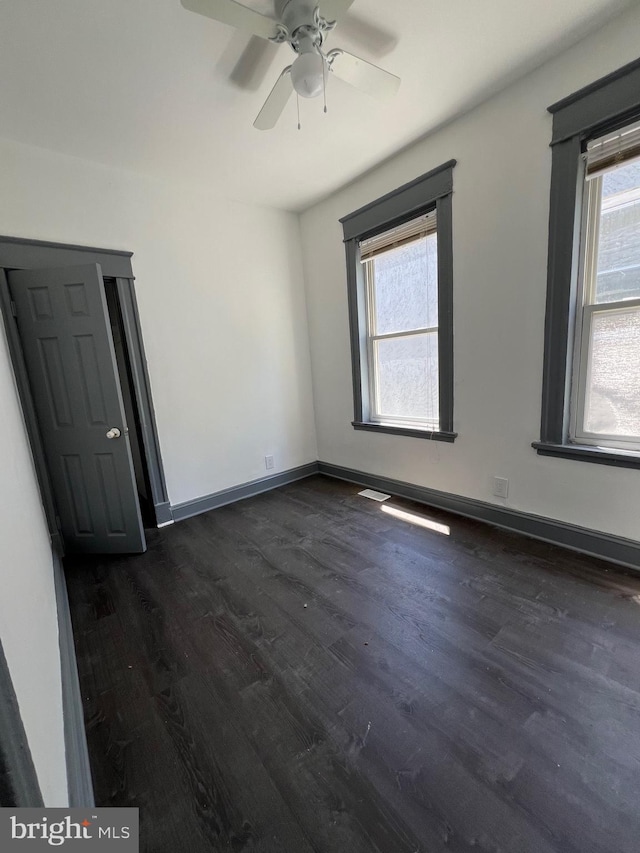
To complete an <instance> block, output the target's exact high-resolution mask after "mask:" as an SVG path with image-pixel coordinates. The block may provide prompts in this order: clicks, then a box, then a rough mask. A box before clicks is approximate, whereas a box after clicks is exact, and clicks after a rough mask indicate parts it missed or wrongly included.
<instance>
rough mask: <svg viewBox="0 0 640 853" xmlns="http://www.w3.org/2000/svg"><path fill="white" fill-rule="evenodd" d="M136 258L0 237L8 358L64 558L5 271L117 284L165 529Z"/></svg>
mask: <svg viewBox="0 0 640 853" xmlns="http://www.w3.org/2000/svg"><path fill="white" fill-rule="evenodd" d="M132 256H133V253H132V252H121V251H117V250H114V249H96V248H94V247H92V246H74V245H65V244H64V243H50V242H46V241H42V240H27V239H23V238H20V237H3V236H0V313H1V314H2V317H3V320H4V326H5V329H6V332H7V341H8V344H9V354H10V356H11V361H12V364H13V369H14V374H15V378H16V385H17V388H18V394H19V397H20V402H21V404H22V411H23V414H24V419H25V425H26V429H27V435H28V437H29V443H30V445H31V452H32V454H33V460H34V464H35V469H36V476H37V478H38V483H39V486H40V492H41V494H42V502H43V506H44V512H45V516H46V519H47V525H48V528H49V534H50V536H51V542H52V545H53V547H54V549H55V550H56V552H57V553H59V554H60V555H62V554H63V553H64V543H63V541H62V536H61V534H60V530H59V526H58V513H57V511H56V504H55V499H54V494H53V489H52V487H51V479H50V476H49V470H48V467H47V463H46V458H45V454H44V448H43V443H42V437H41V435H40V427H39V424H38V419H37V416H36V410H35V407H34V404H33V398H32V395H31V388H30V386H29V380H28V376H27V369H26V366H25V363H24V357H23V354H22V346H21V343H20V336H19V333H18V326H17V323H16V322H15V315H14V313H13V305H12V301H11V294H10V291H9V285H8V282H7V275H6V271H7V270H12V269H14V270H16V269H18V270H22V269H44V268H47V267H70V266H78V265H80V264H90V263H96V264H100V267H101V269H102V275H103V277H104V278H112V279H115V281H116V289H117V294H118V301H119V303H120V310H121V312H122V319H123V324H124V333H125V339H126V343H127V351H128V355H129V363H130V366H131V376H132V380H133V388H132V390H133V393H134V396H135V399H136V403H137V406H138V412H139V416H140V428H141V433H142V448H141V449H142V451H143V453H144V457H145V461H146V465H147V471H148V474H149V481H150V483H149V484H150V487H151V502H152V504H153V508H154V512H155V517H156V525H157V526H162V525H164V524H170V523H171V522H172V521H173V517H172V514H171V505H170V503H169V497H168V494H167V486H166V481H165V477H164V470H163V466H162V456H161V453H160V443H159V440H158V431H157V427H156V419H155V413H154V410H153V401H152V398H151V386H150V382H149V373H148V370H147V360H146V357H145V353H144V345H143V342H142V330H141V326H140V315H139V313H138V305H137V301H136V294H135V289H134V280H135V276H134V275H133V269H132V267H131V258H132Z"/></svg>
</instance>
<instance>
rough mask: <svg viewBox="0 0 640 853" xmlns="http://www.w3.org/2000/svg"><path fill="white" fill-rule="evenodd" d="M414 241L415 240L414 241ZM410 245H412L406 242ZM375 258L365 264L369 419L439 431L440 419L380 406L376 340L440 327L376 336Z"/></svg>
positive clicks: (391, 424)
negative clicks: (389, 411)
mask: <svg viewBox="0 0 640 853" xmlns="http://www.w3.org/2000/svg"><path fill="white" fill-rule="evenodd" d="M431 233H432V234H434V235H437V229H433V231H432V232H431ZM420 239H424V237H422V238H420V237H418V238H417V239H416V241H415V242H417V241H418V240H420ZM412 242H413V241H412ZM407 245H410V244H407ZM374 264H375V258H371V259H370V260H368V261H365V262H364V264H363V267H364V277H365V311H366V326H367V341H366V351H367V367H368V376H369V420H370V421H371V423H377V424H388V425H389V426H394V425H397V426H407V427H414V428H416V429H425V430H429V431H436V430H438V429H439V426H440V423H439V419H437V420H428V419H427V418H410V417H403V416H402V415H390V414H385V413H384V412H381V411H380V409H379V406H378V401H379V399H380V389H379V381H378V371H377V370H376V365H377V361H376V354H375V348H376V343H377V342H378V341H385V340H398V339H400V338H410V337H416V336H417V335H425V334H434V333H435V334H436V335H437V334H438V332H439V327H438V326H425V327H420V328H417V329H409V330H404V331H398V332H388V333H385V334H381V335H377V334H375V332H374V329H375V328H376V326H377V323H376V298H375V278H374V269H375V266H374Z"/></svg>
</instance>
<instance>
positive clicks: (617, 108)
mask: <svg viewBox="0 0 640 853" xmlns="http://www.w3.org/2000/svg"><path fill="white" fill-rule="evenodd" d="M549 112H550V113H551V114H552V115H553V133H552V140H551V149H552V165H551V192H550V212H549V255H548V268H547V303H546V318H545V337H544V367H543V380H542V413H541V425H540V441H536V442H533V445H532V446H533V447H534V448H535V449H536V450H537V452H538V453H539V454H541V455H547V456H561V457H564V458H568V459H576V460H581V461H588V462H596V463H599V464H604V465H615V466H620V467H630V468H640V452H639V451H635V450H629V449H624V448H619V447H614V446H612V445H607V446H606V447H602V446H598V445H593V444H591V443H586V442H583V443H580V442H579V441H577V440H576V439H571V428H572V423H571V417H572V412H571V403H572V402H573V401H572V379H573V371H574V347H575V346H577V345H578V343H579V341H577V340H576V334H577V333H579V330H580V326H581V324H580V323H578V316H577V315H578V309H579V306H578V295H579V282H580V278H579V276H581V275H582V274H583V260H582V259H581V254H580V253H581V235H582V228H583V222H584V217H585V211H584V205H583V194H584V195H586V193H584V161H583V158H582V153H583V149H584V145H585V144H586V141H587V140H588V139H590V138H593V137H596V136H599V135H604V134H605V133H608V132H609V131H611V130H614V129H616V128H618V127H621V126H622V125H624V124H627V123H631V122H633V121H637V120H638V119H640V59H638V60H635V61H634V62H631V63H629V64H628V65H625V66H624V67H622V68H620V69H618V70H617V71H615V72H613V73H612V74H609V75H607V76H606V77H603V78H601V79H600V80H597V81H596V82H595V83H592V84H591V85H589V86H587V87H585V88H584V89H581V90H580V91H578V92H576V93H574V94H573V95H570V96H569V97H567V98H564V99H563V100H562V101H559V102H557V103H556V104H553V105H552V106H550V107H549Z"/></svg>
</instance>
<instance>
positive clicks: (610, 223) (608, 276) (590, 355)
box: [571, 124, 640, 450]
mask: <svg viewBox="0 0 640 853" xmlns="http://www.w3.org/2000/svg"><path fill="white" fill-rule="evenodd" d="M585 161H586V168H585V188H584V192H585V201H584V206H585V216H584V225H583V229H582V255H583V262H582V272H581V276H580V279H579V285H580V306H579V313H578V321H579V322H578V323H577V334H576V352H575V356H574V359H575V364H574V388H573V406H572V410H573V423H572V428H571V437H572V439H574V440H575V441H578V442H581V443H585V444H595V445H602V444H604V445H606V446H609V447H620V448H628V449H630V450H640V124H636V125H634V126H632V127H625V128H622V129H620V130H619V131H617V132H615V133H613V134H608V135H606V136H604V137H601V138H599V139H596V140H591V141H590V142H589V143H588V144H587V151H586V154H585Z"/></svg>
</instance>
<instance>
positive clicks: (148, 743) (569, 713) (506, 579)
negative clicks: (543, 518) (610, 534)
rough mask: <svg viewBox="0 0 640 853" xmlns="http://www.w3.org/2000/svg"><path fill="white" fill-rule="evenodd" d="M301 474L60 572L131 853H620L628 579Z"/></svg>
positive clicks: (630, 850)
mask: <svg viewBox="0 0 640 853" xmlns="http://www.w3.org/2000/svg"><path fill="white" fill-rule="evenodd" d="M358 491H359V487H357V486H353V485H350V484H346V483H342V482H338V481H336V480H331V479H328V478H324V477H314V478H311V479H308V480H304V481H302V482H299V483H295V484H293V485H291V486H287V487H284V488H281V489H278V490H277V491H273V492H270V493H268V494H264V495H261V496H259V497H256V498H252V499H249V500H246V501H243V502H240V503H237V504H234V505H232V506H228V507H224V508H222V509H218V510H215V511H213V512H210V513H208V514H206V515H202V516H199V517H197V518H193V519H190V520H188V521H184V522H180V523H179V524H176V525H174V526H172V527H168V528H164V529H163V530H159V531H151V532H150V535H149V550H148V552H147V553H146V554H144V555H141V556H133V557H114V558H96V559H87V558H83V559H76V560H74V561H72V560H68V561H67V579H68V586H69V594H70V599H71V611H72V615H73V621H74V629H75V636H76V646H77V654H78V662H79V669H80V681H81V688H82V692H83V698H84V702H85V711H86V722H87V734H88V740H89V750H90V755H91V763H92V768H93V774H94V782H95V789H96V798H97V803H98V805H101V806H137V807H139V808H140V818H141V850H142V851H147V852H148V853H165V851H166V853H182V851H185V853H200V851H209V852H210V851H235V853H249V851H252V852H253V851H260V853H266V851H270V853H311V851H316V853H376V851H377V852H378V853H418V851H419V853H439V851H455V853H462V851H465V853H466V852H467V851H469V853H471V851H472V853H479V852H480V851H482V852H483V853H485V851H486V853H489V852H490V853H551V851H554V853H596V851H598V853H605V852H606V853H638V851H639V850H640V576H638V575H636V576H634V575H633V574H632V573H631V572H625V571H624V570H621V569H618V568H616V567H613V566H611V565H609V564H607V563H604V562H601V561H598V560H595V559H591V558H588V557H583V556H581V555H578V554H573V553H571V552H569V551H564V550H562V549H559V548H556V547H553V546H551V545H547V544H545V543H542V542H536V541H534V540H530V539H526V538H524V537H521V536H519V535H517V534H510V533H507V532H504V531H500V530H496V529H495V528H492V527H489V526H486V525H482V524H480V523H476V522H473V521H468V520H465V519H462V518H458V517H456V516H451V515H447V514H446V513H443V512H438V511H436V510H430V509H428V508H426V507H422V506H420V505H417V504H412V503H411V502H409V501H404V500H399V499H392V500H391V501H389V502H387V504H385V506H389V505H391V506H393V507H396V508H400V509H402V510H404V511H408V512H411V513H415V514H417V515H419V516H421V517H424V518H429V519H433V520H435V521H437V522H438V523H440V524H445V525H449V526H450V535H444V534H443V533H437V532H433V531H431V530H427V529H423V528H421V527H417V526H414V525H413V524H411V523H409V522H407V521H406V520H403V519H398V518H394V517H392V516H390V515H389V514H387V513H386V512H384V511H383V510H382V509H381V505H380V504H378V503H375V502H373V501H370V500H367V499H366V498H362V497H358V496H357V492H358Z"/></svg>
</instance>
